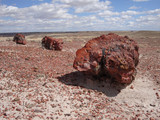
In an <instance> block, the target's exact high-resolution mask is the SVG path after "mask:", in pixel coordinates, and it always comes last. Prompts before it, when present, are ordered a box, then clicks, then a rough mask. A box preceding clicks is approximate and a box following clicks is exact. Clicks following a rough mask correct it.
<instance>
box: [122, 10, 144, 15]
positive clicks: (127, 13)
mask: <svg viewBox="0 0 160 120" xmlns="http://www.w3.org/2000/svg"><path fill="white" fill-rule="evenodd" d="M121 14H122V15H138V14H142V12H137V11H132V10H127V11H123V12H121Z"/></svg>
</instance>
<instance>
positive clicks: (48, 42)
mask: <svg viewBox="0 0 160 120" xmlns="http://www.w3.org/2000/svg"><path fill="white" fill-rule="evenodd" d="M62 45H63V41H62V40H61V39H55V38H51V37H48V36H45V37H44V38H43V39H42V46H43V47H45V48H46V49H49V50H53V49H54V50H62V48H63V46H62Z"/></svg>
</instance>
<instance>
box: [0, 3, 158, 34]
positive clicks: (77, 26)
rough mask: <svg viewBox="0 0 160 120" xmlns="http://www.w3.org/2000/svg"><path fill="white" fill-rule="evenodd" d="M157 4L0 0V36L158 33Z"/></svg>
mask: <svg viewBox="0 0 160 120" xmlns="http://www.w3.org/2000/svg"><path fill="white" fill-rule="evenodd" d="M159 21H160V0H0V32H1V33H3V32H48V31H105V30H106V31H107V30H158V31H159V30H160V22H159Z"/></svg>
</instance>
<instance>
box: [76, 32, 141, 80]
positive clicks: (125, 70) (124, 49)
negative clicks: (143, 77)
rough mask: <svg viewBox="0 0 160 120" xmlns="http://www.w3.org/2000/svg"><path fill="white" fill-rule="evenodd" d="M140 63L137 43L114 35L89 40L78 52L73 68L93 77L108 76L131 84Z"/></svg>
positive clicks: (126, 37)
mask: <svg viewBox="0 0 160 120" xmlns="http://www.w3.org/2000/svg"><path fill="white" fill-rule="evenodd" d="M138 62H139V53H138V45H137V43H136V42H135V41H134V40H132V39H130V38H129V37H128V36H125V37H122V36H119V35H117V34H114V33H109V34H108V35H101V36H100V37H97V38H93V39H92V40H89V41H88V42H87V43H86V45H85V46H84V47H83V48H81V49H79V50H77V52H76V58H75V60H74V63H73V67H74V68H75V69H77V70H78V71H85V72H87V73H88V74H92V75H98V76H101V75H106V76H110V77H111V78H115V80H116V81H117V82H120V83H131V82H132V80H133V79H134V77H135V73H136V66H137V65H138Z"/></svg>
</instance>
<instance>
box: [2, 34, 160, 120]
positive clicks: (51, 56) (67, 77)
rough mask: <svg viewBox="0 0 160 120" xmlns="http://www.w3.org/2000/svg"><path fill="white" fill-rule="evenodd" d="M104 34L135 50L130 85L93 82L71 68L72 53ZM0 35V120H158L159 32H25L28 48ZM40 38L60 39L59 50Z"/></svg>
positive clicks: (10, 35) (96, 80) (107, 81)
mask: <svg viewBox="0 0 160 120" xmlns="http://www.w3.org/2000/svg"><path fill="white" fill-rule="evenodd" d="M109 32H113V33H116V34H118V35H122V36H125V35H127V36H128V37H129V38H132V39H134V40H135V41H136V42H137V43H138V45H139V54H140V55H139V60H140V61H139V64H138V66H137V75H136V78H135V80H134V81H133V82H132V83H131V84H129V85H126V84H119V83H116V82H112V81H111V80H110V79H108V78H99V79H96V78H94V77H92V76H89V75H84V74H83V73H81V72H78V71H77V70H75V69H74V68H73V61H74V58H75V53H76V51H77V49H79V48H81V47H83V46H84V45H85V43H86V42H87V41H88V40H90V39H92V38H95V37H98V36H100V35H102V34H108V33H109ZM13 35H14V34H0V120H15V119H16V120H55V119H57V120H159V119H160V32H159V31H103V32H89V31H88V32H72V33H71V32H62V33H60V32H59V33H30V34H27V33H25V34H24V35H25V36H26V40H27V44H26V45H20V44H16V43H15V42H13V41H12V39H13ZM44 36H50V37H54V38H61V39H62V40H63V41H64V45H63V50H62V51H54V50H46V49H43V48H42V46H41V39H42V38H43V37H44Z"/></svg>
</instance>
